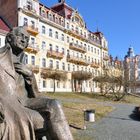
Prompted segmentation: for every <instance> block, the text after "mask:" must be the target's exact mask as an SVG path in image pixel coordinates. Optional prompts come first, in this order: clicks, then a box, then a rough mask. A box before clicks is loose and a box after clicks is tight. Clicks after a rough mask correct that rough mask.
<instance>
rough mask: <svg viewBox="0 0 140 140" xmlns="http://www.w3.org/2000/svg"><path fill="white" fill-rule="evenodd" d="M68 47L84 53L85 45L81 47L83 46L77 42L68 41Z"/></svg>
mask: <svg viewBox="0 0 140 140" xmlns="http://www.w3.org/2000/svg"><path fill="white" fill-rule="evenodd" d="M69 48H70V49H73V50H76V51H79V52H82V53H86V47H83V46H81V45H78V44H74V43H70V45H69Z"/></svg>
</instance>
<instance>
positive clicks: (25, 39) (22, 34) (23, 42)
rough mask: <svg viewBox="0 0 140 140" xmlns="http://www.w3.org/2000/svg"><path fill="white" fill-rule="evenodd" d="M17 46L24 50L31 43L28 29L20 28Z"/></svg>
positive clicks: (17, 35)
mask: <svg viewBox="0 0 140 140" xmlns="http://www.w3.org/2000/svg"><path fill="white" fill-rule="evenodd" d="M15 43H16V47H17V48H19V49H21V50H23V49H25V48H27V46H28V43H29V34H28V33H27V31H26V30H24V29H20V30H18V32H17V34H16V42H15Z"/></svg>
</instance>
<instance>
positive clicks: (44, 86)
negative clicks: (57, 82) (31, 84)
mask: <svg viewBox="0 0 140 140" xmlns="http://www.w3.org/2000/svg"><path fill="white" fill-rule="evenodd" d="M43 88H46V81H45V80H43Z"/></svg>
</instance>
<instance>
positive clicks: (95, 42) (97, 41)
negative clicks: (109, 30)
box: [88, 36, 101, 47]
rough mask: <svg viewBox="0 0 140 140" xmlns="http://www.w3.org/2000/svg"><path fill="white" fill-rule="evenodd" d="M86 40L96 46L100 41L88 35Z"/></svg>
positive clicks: (99, 44)
mask: <svg viewBox="0 0 140 140" xmlns="http://www.w3.org/2000/svg"><path fill="white" fill-rule="evenodd" d="M88 41H89V42H90V43H91V44H93V45H96V46H98V47H100V46H101V42H100V40H99V39H96V38H93V37H91V36H89V37H88Z"/></svg>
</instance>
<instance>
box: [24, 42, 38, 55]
mask: <svg viewBox="0 0 140 140" xmlns="http://www.w3.org/2000/svg"><path fill="white" fill-rule="evenodd" d="M25 51H26V52H28V53H34V54H36V53H38V52H39V46H38V45H36V44H29V45H28V47H27V48H25Z"/></svg>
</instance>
